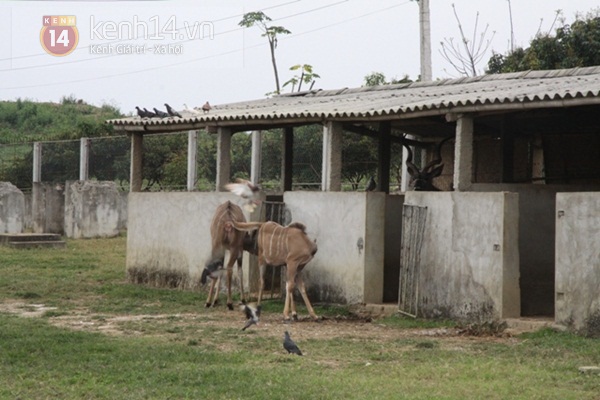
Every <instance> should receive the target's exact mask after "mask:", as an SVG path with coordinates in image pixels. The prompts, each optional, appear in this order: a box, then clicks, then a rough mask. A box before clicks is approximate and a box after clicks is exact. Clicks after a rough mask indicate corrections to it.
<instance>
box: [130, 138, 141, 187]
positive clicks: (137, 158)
mask: <svg viewBox="0 0 600 400" xmlns="http://www.w3.org/2000/svg"><path fill="white" fill-rule="evenodd" d="M143 152H144V135H143V134H141V133H132V134H131V168H130V172H129V181H130V182H129V191H130V192H140V191H141V190H142V160H143Z"/></svg>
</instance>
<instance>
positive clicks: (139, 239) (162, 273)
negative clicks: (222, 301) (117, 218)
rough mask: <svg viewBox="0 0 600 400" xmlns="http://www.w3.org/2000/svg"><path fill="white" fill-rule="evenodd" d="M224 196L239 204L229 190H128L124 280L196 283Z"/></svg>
mask: <svg viewBox="0 0 600 400" xmlns="http://www.w3.org/2000/svg"><path fill="white" fill-rule="evenodd" d="M226 200H230V201H232V202H233V203H234V204H241V203H240V198H239V197H237V196H235V195H233V194H231V193H214V192H213V193H198V192H177V193H163V192H161V193H142V192H137V193H130V194H129V198H128V203H129V210H128V216H129V221H128V230H127V231H128V232H127V275H128V277H129V279H130V280H131V281H132V282H136V283H144V284H149V285H155V286H170V287H181V288H194V287H196V286H197V285H199V281H200V274H201V273H202V269H203V268H204V264H205V263H206V261H207V260H208V258H209V257H210V251H211V240H210V223H211V221H212V217H213V214H214V211H215V209H216V208H217V207H218V206H219V204H221V203H223V202H225V201H226ZM244 212H245V211H244ZM246 219H248V215H246ZM245 265H247V264H245ZM245 268H247V267H245ZM247 271H248V270H247V269H246V270H245V271H244V273H246V274H247Z"/></svg>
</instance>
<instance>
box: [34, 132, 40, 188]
mask: <svg viewBox="0 0 600 400" xmlns="http://www.w3.org/2000/svg"><path fill="white" fill-rule="evenodd" d="M41 181H42V142H34V143H33V183H40V182H41Z"/></svg>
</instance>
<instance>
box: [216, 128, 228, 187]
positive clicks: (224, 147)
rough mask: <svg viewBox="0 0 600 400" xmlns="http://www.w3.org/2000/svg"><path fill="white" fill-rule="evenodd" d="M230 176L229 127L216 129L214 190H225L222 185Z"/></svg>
mask: <svg viewBox="0 0 600 400" xmlns="http://www.w3.org/2000/svg"><path fill="white" fill-rule="evenodd" d="M230 178H231V129H229V128H221V127H220V128H218V130H217V182H216V186H217V187H216V191H217V192H221V191H223V190H225V189H224V188H223V187H224V186H225V185H226V184H227V183H229V180H230Z"/></svg>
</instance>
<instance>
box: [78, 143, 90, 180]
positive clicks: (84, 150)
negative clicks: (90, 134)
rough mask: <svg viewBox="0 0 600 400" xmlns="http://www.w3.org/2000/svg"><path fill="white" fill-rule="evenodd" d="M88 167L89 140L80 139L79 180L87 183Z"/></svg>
mask: <svg viewBox="0 0 600 400" xmlns="http://www.w3.org/2000/svg"><path fill="white" fill-rule="evenodd" d="M89 165H90V139H89V138H81V141H80V145H79V180H80V181H87V180H88V178H89Z"/></svg>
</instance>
